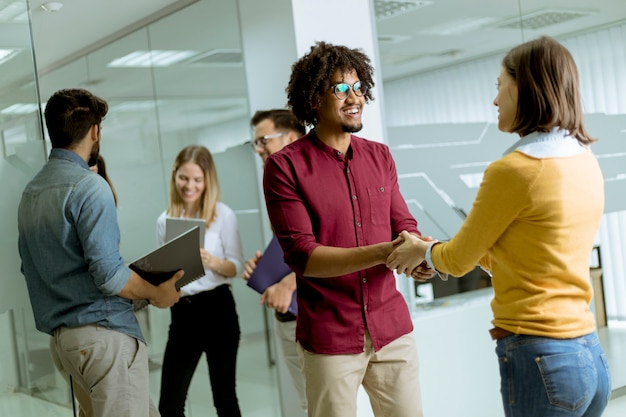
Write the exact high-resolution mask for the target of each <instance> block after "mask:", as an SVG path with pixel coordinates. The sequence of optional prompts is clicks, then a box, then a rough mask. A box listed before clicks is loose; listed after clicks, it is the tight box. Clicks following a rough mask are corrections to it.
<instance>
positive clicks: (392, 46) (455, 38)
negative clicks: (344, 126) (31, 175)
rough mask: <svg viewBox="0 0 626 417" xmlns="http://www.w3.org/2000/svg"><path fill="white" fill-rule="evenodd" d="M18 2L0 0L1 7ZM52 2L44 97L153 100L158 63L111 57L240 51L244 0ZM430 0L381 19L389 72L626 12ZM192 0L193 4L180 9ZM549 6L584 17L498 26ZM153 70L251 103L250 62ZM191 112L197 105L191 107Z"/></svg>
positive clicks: (15, 83) (226, 106) (41, 52)
mask: <svg viewBox="0 0 626 417" xmlns="http://www.w3.org/2000/svg"><path fill="white" fill-rule="evenodd" d="M259 1H262V0H259ZM363 1H364V2H365V1H368V0H363ZM376 1H377V2H378V1H387V0H376ZM403 1H404V2H409V3H410V2H411V1H413V2H415V1H417V0H403ZM11 2H12V0H0V10H1V9H2V6H3V5H4V4H7V3H11ZM42 3H44V1H42V0H31V1H30V5H31V17H32V37H33V41H34V44H35V51H36V53H35V58H36V61H37V67H38V68H39V74H40V88H41V91H42V97H43V99H44V100H45V98H46V97H48V96H49V94H51V93H52V92H53V91H54V90H56V89H58V88H61V87H60V86H83V87H85V88H89V89H92V90H93V91H94V92H96V93H98V94H103V93H99V91H103V92H105V96H106V97H107V99H109V100H111V99H114V100H117V101H119V102H124V101H128V100H135V101H141V100H152V99H154V98H155V93H154V88H153V83H152V79H151V77H150V76H149V75H150V70H148V69H145V70H144V69H123V70H120V69H119V68H115V69H112V68H108V67H107V66H106V64H107V63H108V62H110V61H111V60H112V59H114V58H118V57H120V56H123V55H125V54H127V53H129V52H131V51H133V50H138V49H178V50H180V49H190V50H195V51H210V50H214V49H223V50H229V51H232V50H235V51H236V50H240V35H239V28H238V21H237V9H236V1H235V0H178V1H177V0H132V1H129V0H62V3H63V8H62V9H61V10H60V11H59V12H56V13H49V12H45V11H44V10H42V9H41V8H40V7H39V6H40V5H41V4H42ZM421 3H426V5H425V6H424V7H419V8H415V9H413V10H412V11H409V12H407V13H404V14H400V15H397V16H395V17H390V18H382V19H379V20H378V21H377V31H378V38H379V53H380V60H381V63H380V65H381V68H380V72H381V74H382V77H383V80H385V81H389V80H392V79H395V78H400V77H403V76H406V75H410V74H414V73H418V72H422V71H428V70H431V69H433V68H439V67H445V66H449V65H451V64H453V63H455V62H461V61H466V60H470V59H472V58H476V57H479V56H484V55H488V54H492V53H496V52H501V51H503V50H506V49H508V48H510V47H511V46H512V45H515V44H517V43H520V42H521V41H523V40H524V39H530V38H533V37H535V36H538V35H540V34H548V35H552V36H556V37H558V36H562V35H566V34H570V33H575V32H579V31H584V30H589V29H591V28H595V27H598V26H602V25H608V24H611V23H614V22H617V21H621V20H624V19H626V3H625V2H624V1H623V0H432V1H424V2H421ZM23 4H25V1H24V2H23ZM185 6H189V7H186V8H184V9H182V10H180V11H179V12H177V13H174V14H172V12H173V11H175V10H178V9H181V8H183V7H185ZM546 12H550V13H552V14H551V15H552V16H564V15H567V14H570V17H571V16H576V15H580V16H579V17H575V18H573V19H571V20H569V21H566V22H562V23H558V24H554V25H550V26H546V27H544V28H542V29H540V30H530V29H526V30H525V31H524V33H523V34H522V30H520V28H519V26H518V27H512V28H504V29H503V28H498V25H500V24H502V23H505V22H507V21H510V20H511V19H519V17H520V16H525V15H530V14H536V13H544V14H545V13H546ZM564 13H565V14H564ZM166 16H167V17H166ZM152 22H156V23H154V24H151V25H150V26H149V29H148V31H149V36H148V31H146V30H141V31H137V29H139V28H142V27H144V26H146V25H147V24H149V23H152ZM29 42H30V33H29V32H28V26H27V24H26V23H6V22H2V21H1V20H0V48H23V49H24V50H26V51H28V48H29ZM31 59H32V58H31V57H30V55H29V54H27V53H24V54H20V55H19V56H18V57H16V58H14V59H12V60H10V61H8V62H6V63H4V64H2V65H1V66H0V71H1V73H2V78H1V79H0V109H3V108H5V107H6V106H7V105H10V104H12V103H14V102H28V99H29V95H30V96H32V91H34V90H33V88H32V83H33V80H32V77H26V78H25V77H24V74H26V73H28V71H27V70H25V68H28V66H29V65H30V67H31V68H32V63H30V60H31ZM153 74H154V77H155V79H156V82H155V83H156V84H158V86H159V87H158V92H157V93H158V97H157V98H158V99H167V98H176V97H185V98H187V99H192V100H193V98H198V99H199V100H200V99H201V101H202V104H201V106H200V107H199V108H198V107H195V106H192V107H193V111H194V112H196V113H198V114H201V113H204V114H206V112H207V111H215V112H226V113H228V112H229V111H231V110H232V109H234V108H241V107H242V103H243V107H244V108H245V97H246V91H245V80H244V72H243V67H242V66H241V65H221V66H219V65H218V66H216V65H211V66H209V65H197V64H196V65H190V64H187V65H179V66H177V67H171V68H159V69H156V70H154V72H153ZM170 81H171V82H170ZM168 86H172V88H171V89H168ZM31 101H32V98H31ZM188 103H189V101H188ZM181 112H187V113H188V112H189V109H181ZM187 117H189V116H188V115H187ZM205 122H206V117H205Z"/></svg>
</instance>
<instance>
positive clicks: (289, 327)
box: [275, 320, 307, 413]
mask: <svg viewBox="0 0 626 417" xmlns="http://www.w3.org/2000/svg"><path fill="white" fill-rule="evenodd" d="M275 323H276V332H277V333H278V337H279V339H280V348H281V351H282V356H283V359H284V360H285V364H286V365H287V369H288V370H289V375H290V376H291V381H292V382H293V386H294V388H295V389H296V391H297V392H298V398H299V400H300V407H302V410H303V411H304V413H306V409H307V407H306V393H305V390H304V385H305V384H304V376H303V375H302V365H301V363H300V358H299V355H298V343H296V321H295V320H293V321H287V322H281V321H279V320H276V322H275Z"/></svg>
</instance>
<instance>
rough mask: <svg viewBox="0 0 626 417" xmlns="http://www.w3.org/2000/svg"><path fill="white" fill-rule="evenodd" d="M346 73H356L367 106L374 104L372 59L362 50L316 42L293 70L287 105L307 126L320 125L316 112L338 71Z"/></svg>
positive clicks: (295, 64) (287, 89)
mask: <svg viewBox="0 0 626 417" xmlns="http://www.w3.org/2000/svg"><path fill="white" fill-rule="evenodd" d="M337 70H339V71H340V72H341V73H346V72H349V71H352V70H354V71H355V72H356V74H357V77H358V78H359V80H360V81H361V88H362V90H363V92H364V94H363V97H364V98H365V102H366V103H367V102H369V101H370V100H374V97H373V96H372V87H374V79H373V74H374V68H373V67H372V66H371V64H370V58H369V57H368V56H367V55H365V53H363V51H362V50H360V49H350V48H348V47H346V46H341V45H332V44H330V43H327V42H316V43H315V45H313V46H312V47H311V50H310V51H309V53H308V54H305V55H304V56H303V57H302V58H300V59H299V60H298V61H296V62H295V63H294V64H293V65H292V67H291V77H290V79H289V85H288V86H287V88H286V92H287V104H288V106H289V107H290V108H291V110H292V111H293V113H294V114H295V115H296V117H297V118H298V119H299V120H301V121H302V122H303V123H305V124H306V125H309V126H315V125H316V124H317V112H316V108H317V107H318V106H319V105H320V103H321V99H322V96H323V95H324V94H325V93H326V92H327V91H328V90H329V89H330V87H331V78H332V76H333V74H334V73H335V71H337Z"/></svg>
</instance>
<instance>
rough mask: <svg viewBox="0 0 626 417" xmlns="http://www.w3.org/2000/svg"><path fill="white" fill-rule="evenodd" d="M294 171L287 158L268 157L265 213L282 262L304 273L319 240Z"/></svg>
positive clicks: (297, 271) (264, 175)
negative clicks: (298, 189)
mask: <svg viewBox="0 0 626 417" xmlns="http://www.w3.org/2000/svg"><path fill="white" fill-rule="evenodd" d="M274 156H280V155H274ZM293 172H294V171H293V170H292V169H291V167H290V163H289V161H288V160H287V159H286V158H274V157H270V158H269V159H268V160H267V162H266V165H265V170H264V174H263V190H264V193H265V203H266V204H267V212H268V216H269V218H270V222H271V224H272V227H273V228H274V233H275V234H276V237H277V238H278V241H279V242H280V244H281V246H282V248H283V251H284V253H285V262H286V263H287V265H289V267H291V269H292V270H293V271H294V272H296V273H297V274H299V275H303V274H304V269H305V268H306V264H307V262H308V260H309V257H310V256H311V252H313V250H314V249H315V248H317V247H318V246H320V244H319V243H317V241H316V239H315V236H314V234H313V227H312V224H311V220H310V217H309V214H308V212H307V209H306V206H305V204H304V201H303V200H302V197H301V196H300V194H299V193H298V191H297V190H296V184H297V183H296V179H295V178H294V175H293ZM322 186H323V185H322V184H320V187H322Z"/></svg>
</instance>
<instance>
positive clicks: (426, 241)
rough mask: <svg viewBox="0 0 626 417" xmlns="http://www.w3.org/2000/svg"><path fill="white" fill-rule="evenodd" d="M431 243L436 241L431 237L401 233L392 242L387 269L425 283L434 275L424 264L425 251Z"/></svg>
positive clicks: (432, 270) (425, 263) (431, 269)
mask: <svg viewBox="0 0 626 417" xmlns="http://www.w3.org/2000/svg"><path fill="white" fill-rule="evenodd" d="M433 242H437V241H436V240H433V239H432V238H431V237H427V236H417V235H414V234H411V233H409V232H407V231H403V232H401V233H400V234H399V235H398V237H397V238H396V239H394V240H393V241H392V243H393V250H392V251H391V253H390V254H389V256H388V257H387V261H386V265H387V268H389V269H391V270H392V271H393V270H395V271H396V272H397V273H398V274H405V275H406V276H410V277H411V278H413V279H414V280H416V281H418V282H426V281H427V280H429V279H431V278H432V277H433V276H434V275H435V273H436V271H435V270H434V269H433V268H432V267H431V266H430V265H428V263H427V262H426V251H427V250H428V247H429V246H430V245H431V244H432V243H433Z"/></svg>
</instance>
